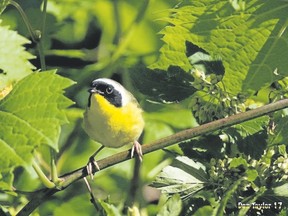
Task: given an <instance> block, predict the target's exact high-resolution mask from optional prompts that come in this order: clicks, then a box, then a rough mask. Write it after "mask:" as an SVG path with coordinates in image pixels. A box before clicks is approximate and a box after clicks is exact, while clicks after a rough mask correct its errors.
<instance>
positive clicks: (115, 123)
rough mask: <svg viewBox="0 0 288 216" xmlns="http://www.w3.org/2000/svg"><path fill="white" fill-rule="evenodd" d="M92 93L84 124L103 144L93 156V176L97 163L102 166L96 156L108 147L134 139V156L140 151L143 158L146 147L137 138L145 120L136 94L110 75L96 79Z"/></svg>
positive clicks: (139, 153)
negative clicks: (109, 77) (143, 148)
mask: <svg viewBox="0 0 288 216" xmlns="http://www.w3.org/2000/svg"><path fill="white" fill-rule="evenodd" d="M89 93H90V96H89V99H88V106H87V109H86V112H85V113H84V125H83V127H84V130H85V131H86V133H87V134H88V135H89V137H90V138H91V139H93V140H95V141H97V142H99V143H101V144H102V146H101V147H100V148H99V149H98V150H97V151H96V152H95V153H94V154H93V155H92V156H91V157H90V162H89V163H88V165H87V172H88V174H89V175H91V177H93V174H92V165H93V164H94V165H95V166H96V168H97V169H98V170H100V169H99V166H98V165H97V163H96V161H95V160H94V157H95V156H96V154H97V153H98V152H100V151H101V150H102V149H103V148H104V147H111V148H119V147H122V146H124V145H126V144H130V143H131V144H132V143H133V147H132V150H131V157H133V155H134V151H136V153H137V154H138V156H139V159H140V160H142V148H141V145H140V144H139V142H138V141H137V140H138V138H139V137H140V135H141V133H142V131H143V128H144V120H143V116H142V112H143V111H142V109H141V108H140V105H139V104H138V102H137V100H136V99H135V97H134V96H133V95H132V94H131V93H130V92H129V91H128V90H126V89H125V88H124V87H123V86H122V85H121V84H120V83H118V82H116V81H114V80H112V79H107V78H100V79H96V80H94V81H93V82H92V85H91V88H90V89H89Z"/></svg>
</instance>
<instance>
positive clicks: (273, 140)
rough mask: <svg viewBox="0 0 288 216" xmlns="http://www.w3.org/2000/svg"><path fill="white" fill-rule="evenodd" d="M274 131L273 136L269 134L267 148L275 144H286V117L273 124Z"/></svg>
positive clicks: (287, 134)
mask: <svg viewBox="0 0 288 216" xmlns="http://www.w3.org/2000/svg"><path fill="white" fill-rule="evenodd" d="M275 125H276V127H275V130H274V131H273V134H269V142H268V144H269V146H273V145H277V144H287V139H288V133H287V127H288V116H284V117H279V118H278V119H277V120H276V122H275Z"/></svg>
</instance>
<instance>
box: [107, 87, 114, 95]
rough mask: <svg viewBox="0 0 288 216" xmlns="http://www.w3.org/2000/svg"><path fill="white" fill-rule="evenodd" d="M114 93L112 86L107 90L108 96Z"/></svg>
mask: <svg viewBox="0 0 288 216" xmlns="http://www.w3.org/2000/svg"><path fill="white" fill-rule="evenodd" d="M112 92H113V88H112V87H111V86H109V87H107V88H106V93H107V94H112Z"/></svg>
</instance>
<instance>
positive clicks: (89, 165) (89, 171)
mask: <svg viewBox="0 0 288 216" xmlns="http://www.w3.org/2000/svg"><path fill="white" fill-rule="evenodd" d="M93 169H94V170H95V169H97V170H98V171H99V170H100V167H99V165H98V163H97V162H96V161H95V159H94V157H93V156H91V157H90V158H89V162H88V163H87V166H86V170H87V174H88V175H90V177H91V179H93V177H94V174H93Z"/></svg>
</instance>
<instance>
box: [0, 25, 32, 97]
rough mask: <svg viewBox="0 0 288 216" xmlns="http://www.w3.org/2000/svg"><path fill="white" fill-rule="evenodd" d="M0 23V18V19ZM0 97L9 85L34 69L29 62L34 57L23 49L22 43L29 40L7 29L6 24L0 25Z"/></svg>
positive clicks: (5, 92)
mask: <svg viewBox="0 0 288 216" xmlns="http://www.w3.org/2000/svg"><path fill="white" fill-rule="evenodd" d="M0 23H1V20H0ZM0 35H1V42H0V56H1V58H0V99H1V98H3V97H4V96H5V95H6V94H7V89H11V88H9V86H11V85H13V84H15V83H16V82H17V81H19V80H21V79H22V78H24V77H25V76H27V75H29V74H31V73H32V70H33V69H35V68H34V66H33V65H32V64H31V63H30V62H29V59H32V58H34V56H33V55H31V54H30V53H29V52H27V51H25V47H23V45H25V44H28V43H30V41H29V40H28V39H26V38H24V37H22V36H21V35H19V34H17V32H16V31H12V30H9V29H8V27H7V26H0Z"/></svg>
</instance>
